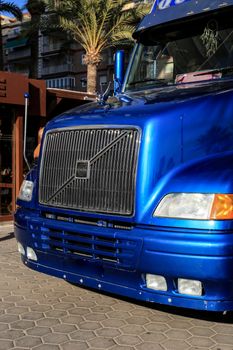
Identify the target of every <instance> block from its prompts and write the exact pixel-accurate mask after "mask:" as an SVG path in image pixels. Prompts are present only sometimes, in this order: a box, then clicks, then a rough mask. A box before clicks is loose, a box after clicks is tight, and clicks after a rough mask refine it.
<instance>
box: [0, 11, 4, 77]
mask: <svg viewBox="0 0 233 350" xmlns="http://www.w3.org/2000/svg"><path fill="white" fill-rule="evenodd" d="M3 55H4V53H3V38H2V19H1V14H0V71H1V70H4V57H3Z"/></svg>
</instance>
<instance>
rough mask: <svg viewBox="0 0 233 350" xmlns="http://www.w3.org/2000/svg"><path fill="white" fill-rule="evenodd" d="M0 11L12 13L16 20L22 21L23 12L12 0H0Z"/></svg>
mask: <svg viewBox="0 0 233 350" xmlns="http://www.w3.org/2000/svg"><path fill="white" fill-rule="evenodd" d="M0 12H7V13H10V14H12V15H13V16H14V17H15V18H16V19H17V20H18V21H22V18H23V14H22V11H21V10H20V8H19V7H18V6H17V5H15V4H14V3H13V2H6V1H0Z"/></svg>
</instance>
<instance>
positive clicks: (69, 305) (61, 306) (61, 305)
mask: <svg viewBox="0 0 233 350" xmlns="http://www.w3.org/2000/svg"><path fill="white" fill-rule="evenodd" d="M74 307H75V306H74V304H72V303H62V302H60V303H57V304H54V305H53V308H54V309H55V310H70V309H73V308H74Z"/></svg>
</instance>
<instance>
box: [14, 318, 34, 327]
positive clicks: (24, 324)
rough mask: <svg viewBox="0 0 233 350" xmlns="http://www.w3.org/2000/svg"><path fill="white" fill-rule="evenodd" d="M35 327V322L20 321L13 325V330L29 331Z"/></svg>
mask: <svg viewBox="0 0 233 350" xmlns="http://www.w3.org/2000/svg"><path fill="white" fill-rule="evenodd" d="M34 326H35V322H33V321H24V320H20V321H17V322H13V323H12V324H11V328H13V329H29V328H32V327H34Z"/></svg>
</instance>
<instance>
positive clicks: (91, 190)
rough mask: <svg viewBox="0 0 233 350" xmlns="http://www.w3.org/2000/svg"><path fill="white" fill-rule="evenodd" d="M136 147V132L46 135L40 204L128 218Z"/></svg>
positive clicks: (117, 130) (131, 209)
mask: <svg viewBox="0 0 233 350" xmlns="http://www.w3.org/2000/svg"><path fill="white" fill-rule="evenodd" d="M138 146H139V132H138V130H136V129H120V128H96V129H94V128H86V129H75V130H59V131H53V132H49V133H48V134H47V136H46V140H45V143H44V149H43V156H42V166H41V172H40V184H39V201H40V203H41V204H44V205H48V206H53V207H62V208H70V209H77V210H81V211H96V212H102V213H109V214H120V215H132V214H133V212H134V199H135V181H136V167H137V158H138V157H137V156H138Z"/></svg>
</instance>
